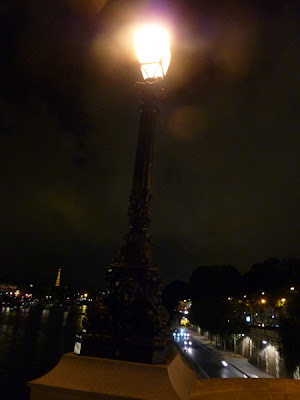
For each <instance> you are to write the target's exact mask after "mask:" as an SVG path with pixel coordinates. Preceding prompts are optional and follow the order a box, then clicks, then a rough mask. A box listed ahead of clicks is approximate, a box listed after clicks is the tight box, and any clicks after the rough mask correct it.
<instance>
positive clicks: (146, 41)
mask: <svg viewBox="0 0 300 400" xmlns="http://www.w3.org/2000/svg"><path fill="white" fill-rule="evenodd" d="M135 45H136V53H137V57H138V60H139V62H140V63H141V64H142V72H143V76H144V79H147V78H162V77H164V76H165V75H166V73H167V70H168V67H169V64H170V59H171V54H170V42H169V36H168V33H167V31H166V30H165V29H164V28H162V27H160V26H157V25H146V26H143V27H142V28H141V29H139V30H138V31H137V33H136V36H135ZM145 64H146V65H145ZM152 65H153V66H152ZM143 70H144V71H143ZM145 71H146V72H145ZM144 72H145V73H146V75H145V73H144ZM145 76H146V78H145Z"/></svg>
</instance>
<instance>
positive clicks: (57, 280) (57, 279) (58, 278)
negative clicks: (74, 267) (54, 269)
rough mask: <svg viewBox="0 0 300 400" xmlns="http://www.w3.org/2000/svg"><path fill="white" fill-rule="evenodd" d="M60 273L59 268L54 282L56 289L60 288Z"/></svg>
mask: <svg viewBox="0 0 300 400" xmlns="http://www.w3.org/2000/svg"><path fill="white" fill-rule="evenodd" d="M60 273H61V268H59V270H58V273H57V278H56V282H55V286H56V287H60Z"/></svg>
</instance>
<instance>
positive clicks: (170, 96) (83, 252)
mask: <svg viewBox="0 0 300 400" xmlns="http://www.w3.org/2000/svg"><path fill="white" fill-rule="evenodd" d="M297 3H298V2H297V1H283V0H282V1H280V0H277V1H275V0H272V1H261V2H259V1H253V0H252V1H250V0H249V1H242V0H239V1H223V2H222V1H212V0H206V1H205V0H204V1H195V0H190V1H187V0H174V1H167V0H160V1H152V2H150V1H148V2H146V1H137V0H135V1H133V0H131V1H125V0H122V1H121V0H119V1H115V0H108V1H105V0H60V1H53V0H43V1H40V0H28V1H26V2H24V1H21V0H18V1H11V0H2V2H1V5H0V15H1V52H0V57H1V78H0V79H1V92H0V105H1V107H0V110H1V119H0V127H1V128H0V152H1V153H0V162H1V172H2V174H1V221H0V240H1V241H0V278H1V279H10V280H16V281H21V280H27V281H29V280H33V281H36V282H47V281H48V282H50V283H55V278H56V273H57V269H58V268H62V279H63V280H64V282H65V283H66V284H68V285H73V284H76V285H79V284H80V285H87V286H88V285H93V286H99V287H101V286H102V285H103V282H104V278H103V274H104V268H105V267H106V266H107V265H108V264H109V262H110V260H111V259H112V258H113V257H115V256H117V255H118V252H119V248H120V244H121V240H122V236H123V235H124V234H125V233H126V232H127V230H128V228H127V204H128V197H129V193H130V187H131V180H132V172H133V164H134V155H135V147H136V142H137V133H138V123H139V111H138V110H139V100H138V95H137V92H136V89H135V82H136V81H138V80H141V79H142V78H141V75H140V72H139V66H138V65H137V62H136V59H135V55H134V49H133V43H132V31H133V28H134V27H135V26H136V24H137V23H139V22H143V21H147V19H150V17H151V18H154V19H155V20H158V21H160V22H163V23H165V24H166V25H167V26H168V27H169V29H170V35H171V52H172V60H171V65H170V69H169V73H168V76H167V78H166V80H165V89H166V94H167V98H166V100H165V101H164V102H163V103H162V104H161V107H160V114H159V122H158V126H157V131H156V139H155V159H154V171H153V173H154V178H153V214H152V227H151V233H152V237H153V252H154V260H155V262H156V263H157V264H159V265H160V268H161V270H162V273H163V277H164V279H165V280H166V282H168V281H170V280H174V279H185V280H186V279H188V277H189V275H190V274H191V272H192V270H193V269H195V268H196V267H197V266H199V265H210V264H231V265H234V266H236V267H237V268H238V269H239V270H240V271H241V272H245V271H247V270H249V269H250V267H251V265H252V264H254V263H257V262H262V261H264V260H265V259H266V258H268V257H273V256H276V257H279V258H297V257H298V258H299V257H300V251H299V222H300V221H299V210H300V196H299V179H300V168H299V145H300V136H299V113H298V108H299V107H298V104H299V101H298V95H299V29H298V26H299V15H300V13H299V11H300V7H299V5H297Z"/></svg>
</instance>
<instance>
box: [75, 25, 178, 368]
mask: <svg viewBox="0 0 300 400" xmlns="http://www.w3.org/2000/svg"><path fill="white" fill-rule="evenodd" d="M135 45H136V52H137V57H138V59H139V62H140V64H141V70H142V74H143V78H144V82H139V83H137V87H138V89H139V93H140V99H141V106H140V125H139V134H138V143H137V149H136V156H135V165H134V173H133V182H132V187H131V193H130V197H129V205H128V219H129V232H128V233H127V234H126V235H125V236H124V238H123V242H122V245H121V250H120V255H119V257H117V258H116V259H114V260H113V261H112V263H111V264H110V265H109V267H108V268H107V271H106V283H107V287H108V293H109V296H108V301H107V304H106V306H107V308H106V310H105V311H103V312H102V314H101V312H100V311H99V310H98V317H97V318H96V319H95V320H97V321H98V322H96V325H97V324H98V325H97V326H98V327H97V329H95V328H92V331H93V332H94V335H89V334H88V333H87V334H85V335H84V336H85V338H83V339H84V340H86V344H84V342H83V346H82V350H83V351H82V354H85V355H96V356H105V357H109V358H117V359H124V360H131V361H137V362H143V363H145V362H146V363H153V364H162V363H165V362H166V361H167V358H168V357H169V355H170V352H171V349H172V341H171V336H170V329H169V315H168V313H167V311H166V310H165V309H164V307H163V306H162V289H163V284H162V280H161V277H160V272H159V269H158V267H157V266H156V265H155V264H153V261H152V248H151V236H150V234H149V233H148V228H149V225H150V221H151V192H152V166H153V147H154V131H155V122H156V115H157V111H158V103H159V101H160V99H161V97H162V88H161V82H162V80H163V78H164V77H165V75H166V73H167V70H168V67H169V63H170V58H171V55H170V45H169V38H168V34H167V31H166V30H165V29H164V28H162V27H159V26H156V25H146V26H143V27H141V28H140V29H139V30H138V31H137V33H136V36H135ZM104 314H106V318H105V317H103V315H104ZM100 320H101V321H102V322H101V324H99V321H100ZM101 325H102V326H103V329H102V328H101ZM87 332H89V326H88V324H87ZM89 343H90V344H92V346H89ZM95 344H96V347H97V349H95ZM95 350H96V351H95Z"/></svg>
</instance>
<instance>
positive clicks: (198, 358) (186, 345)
mask: <svg viewBox="0 0 300 400" xmlns="http://www.w3.org/2000/svg"><path fill="white" fill-rule="evenodd" d="M173 337H174V341H175V344H176V345H177V346H178V347H179V348H180V349H181V351H182V353H183V354H184V355H185V356H186V358H187V359H189V360H190V361H191V362H192V364H193V365H194V367H195V369H199V370H200V372H199V375H200V376H201V377H202V378H248V376H247V375H245V374H243V373H242V372H240V371H239V370H238V369H236V368H235V367H233V366H232V365H230V364H229V363H227V362H226V361H225V360H223V359H222V358H221V357H220V356H219V355H218V354H216V353H215V352H213V351H212V350H210V349H209V348H207V347H206V346H203V345H202V344H201V343H200V342H198V341H196V340H195V339H194V338H192V337H191V335H190V334H189V333H188V332H186V333H185V331H184V330H183V329H182V330H181V329H180V328H179V329H177V330H176V331H175V332H174V333H173ZM197 367H198V368H197ZM199 367H200V368H199ZM203 371H204V373H203Z"/></svg>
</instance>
